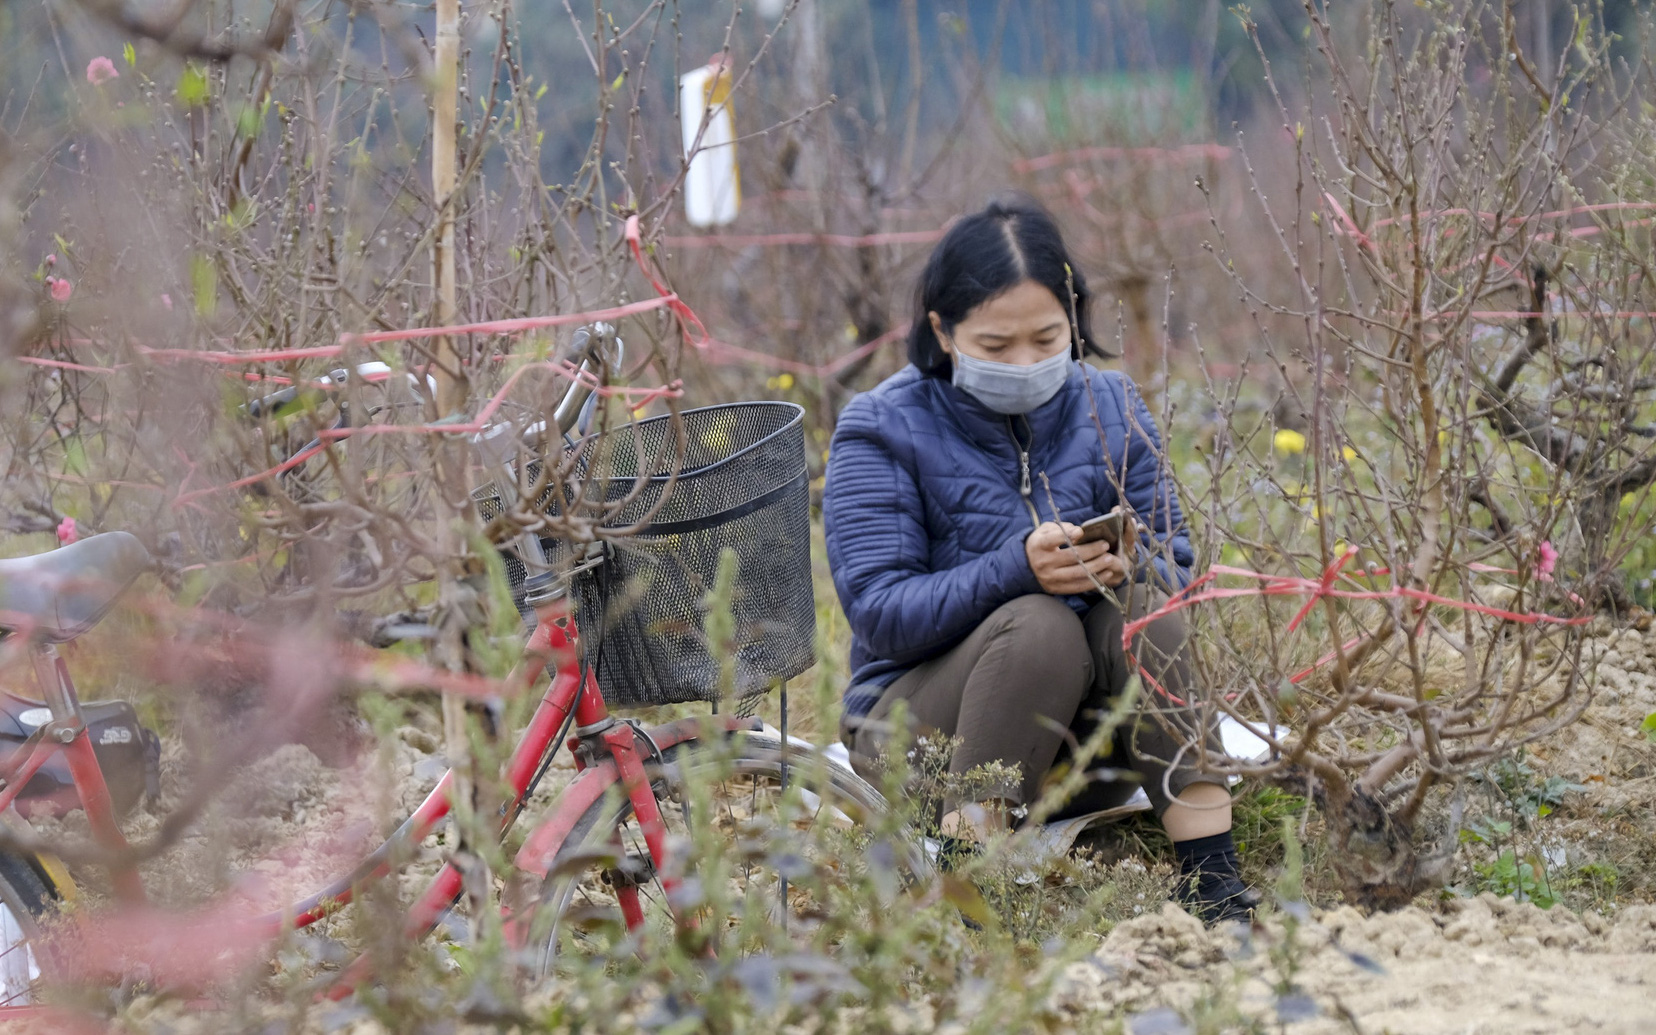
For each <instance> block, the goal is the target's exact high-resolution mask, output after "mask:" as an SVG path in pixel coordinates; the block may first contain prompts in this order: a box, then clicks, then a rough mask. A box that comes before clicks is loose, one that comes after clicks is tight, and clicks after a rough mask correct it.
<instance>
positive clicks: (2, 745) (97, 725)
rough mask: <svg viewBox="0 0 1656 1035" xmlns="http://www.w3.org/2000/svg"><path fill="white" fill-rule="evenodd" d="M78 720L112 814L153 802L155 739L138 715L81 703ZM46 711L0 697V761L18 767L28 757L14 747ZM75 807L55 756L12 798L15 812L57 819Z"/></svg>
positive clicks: (64, 764) (109, 704) (121, 707)
mask: <svg viewBox="0 0 1656 1035" xmlns="http://www.w3.org/2000/svg"><path fill="white" fill-rule="evenodd" d="M81 716H82V717H83V718H84V719H85V720H86V729H87V732H88V733H89V734H90V735H91V737H92V750H93V752H94V753H96V754H97V756H98V765H99V766H101V767H102V768H103V775H104V782H105V783H107V784H108V785H109V797H110V800H111V802H113V803H114V805H115V811H116V812H117V813H119V814H121V815H125V814H126V813H128V812H131V811H132V808H133V806H135V805H137V804H138V802H139V800H140V799H144V800H149V801H153V800H154V799H155V798H156V797H157V796H159V795H160V793H161V738H160V737H158V736H156V735H155V733H154V731H152V730H148V729H145V728H144V727H143V725H142V724H140V723H139V722H138V713H137V712H136V711H134V710H133V707H132V705H130V704H128V703H127V702H126V701H83V702H81ZM51 721H52V713H51V710H50V709H48V708H47V707H46V705H45V704H43V703H41V702H40V701H31V700H29V699H28V698H26V697H18V696H16V695H15V694H6V693H0V761H5V762H7V763H8V764H16V765H21V764H22V763H23V761H24V760H25V759H26V758H27V757H28V756H27V755H26V754H25V755H18V754H16V752H17V750H18V748H20V747H22V745H23V743H24V742H25V741H26V740H28V739H29V737H30V736H31V735H32V734H33V733H34V732H35V730H37V729H39V728H40V727H41V726H44V725H45V724H46V723H48V722H51ZM79 807H80V801H79V799H78V798H76V796H75V782H74V780H73V779H72V778H71V777H70V775H69V759H68V758H67V757H66V756H65V755H64V754H63V753H62V752H56V753H54V754H53V755H52V757H51V758H49V759H47V761H46V764H45V765H43V766H41V767H40V771H39V772H37V773H35V775H34V776H33V777H32V778H31V779H30V780H29V782H28V783H27V784H26V785H25V786H24V787H23V790H22V792H21V793H20V794H18V796H17V810H18V811H19V812H21V813H23V815H25V816H29V815H32V814H34V813H35V812H36V811H39V812H44V813H46V814H48V815H53V816H61V815H63V814H64V813H66V812H70V811H72V810H74V809H76V808H79Z"/></svg>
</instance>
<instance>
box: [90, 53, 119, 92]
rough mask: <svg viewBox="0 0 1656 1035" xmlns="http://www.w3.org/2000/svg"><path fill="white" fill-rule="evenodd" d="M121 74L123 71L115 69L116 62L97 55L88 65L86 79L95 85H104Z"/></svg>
mask: <svg viewBox="0 0 1656 1035" xmlns="http://www.w3.org/2000/svg"><path fill="white" fill-rule="evenodd" d="M120 76H121V73H119V72H117V71H115V62H113V61H111V60H109V59H108V58H106V57H95V58H93V59H92V60H91V62H89V63H88V64H87V66H86V81H87V82H89V83H91V84H92V85H93V86H102V85H103V84H105V83H107V82H109V81H110V80H111V79H119V78H120Z"/></svg>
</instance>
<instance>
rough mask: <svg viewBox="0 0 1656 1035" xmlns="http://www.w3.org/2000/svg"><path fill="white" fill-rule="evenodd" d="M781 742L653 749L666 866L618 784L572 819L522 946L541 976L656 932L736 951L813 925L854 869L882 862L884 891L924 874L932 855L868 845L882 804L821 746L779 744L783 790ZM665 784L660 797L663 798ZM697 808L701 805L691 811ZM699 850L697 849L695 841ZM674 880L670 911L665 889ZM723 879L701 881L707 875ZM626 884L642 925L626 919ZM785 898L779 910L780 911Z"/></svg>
mask: <svg viewBox="0 0 1656 1035" xmlns="http://www.w3.org/2000/svg"><path fill="white" fill-rule="evenodd" d="M783 766H784V757H783V752H782V744H781V741H780V739H779V738H777V737H776V736H774V735H767V734H762V733H743V734H738V735H737V736H736V738H735V739H734V740H733V741H732V742H731V743H729V744H728V745H723V744H711V745H710V744H698V743H696V742H690V743H688V744H684V745H680V746H678V747H675V748H670V749H668V750H666V751H664V752H663V753H662V758H661V760H660V761H659V762H658V763H657V764H655V765H654V766H652V767H651V770H652V771H651V776H652V780H653V781H654V782H655V784H656V787H657V797H658V799H659V800H660V801H661V805H662V818H663V820H664V821H665V824H666V826H667V832H668V841H669V845H670V852H671V854H672V855H673V856H674V857H676V858H675V861H673V862H670V863H669V868H670V869H671V870H673V871H674V872H669V873H659V872H657V871H656V867H655V866H654V864H653V862H652V860H651V857H650V853H649V850H648V849H647V847H646V846H645V842H644V836H643V832H642V830H641V829H640V828H639V824H638V822H637V819H636V818H635V817H634V815H633V809H632V804H631V802H630V801H628V800H627V798H626V795H625V794H624V793H623V792H622V791H621V789H620V787H619V786H617V787H615V788H613V789H612V790H611V791H610V793H609V794H607V795H606V796H605V797H604V798H601V799H600V800H598V801H597V802H595V803H594V804H593V805H592V806H591V807H590V808H589V809H588V810H587V811H586V813H585V814H583V815H582V816H581V818H580V819H579V820H578V821H577V822H576V824H575V826H574V828H573V830H571V832H570V836H569V839H568V840H567V841H566V842H565V843H564V846H563V848H562V849H560V851H559V852H558V854H557V856H556V857H555V858H554V860H553V863H552V866H551V867H550V869H549V870H548V877H547V879H546V882H545V885H544V887H543V889H542V896H541V900H540V904H539V909H540V912H539V914H538V916H537V922H536V924H535V926H534V928H533V931H534V937H533V941H532V943H531V944H532V948H533V949H534V950H535V951H536V952H538V954H539V959H540V973H541V974H542V976H544V975H546V974H547V973H548V972H549V971H550V970H551V969H552V967H553V965H554V964H555V962H556V961H557V959H558V958H559V957H560V956H564V955H581V956H592V957H597V958H603V959H613V958H616V957H617V956H618V955H619V954H624V953H628V952H632V953H645V954H647V953H648V952H649V951H651V948H652V945H653V946H654V947H656V948H659V947H660V945H661V944H662V942H661V941H660V940H661V939H670V938H690V939H693V940H694V943H695V944H694V945H692V946H687V949H688V951H690V952H692V953H693V954H696V955H703V954H712V955H720V954H723V953H728V952H735V953H737V954H746V953H748V952H752V951H757V950H759V949H761V948H763V947H764V946H763V942H764V940H765V939H766V938H771V939H774V938H775V937H776V936H777V934H778V932H779V931H781V932H785V937H786V938H787V940H788V941H789V942H791V943H794V944H797V943H799V942H804V941H811V940H812V939H815V938H817V937H818V935H819V934H826V936H828V937H832V933H833V932H831V931H828V932H824V930H823V925H822V923H821V921H822V919H823V918H824V916H825V913H824V910H823V906H824V905H825V904H826V900H827V898H828V897H830V896H832V894H833V893H834V890H835V887H843V886H844V885H845V883H846V882H848V881H850V880H853V879H855V876H856V874H855V873H854V872H853V871H854V870H855V869H856V868H857V867H863V866H868V865H880V866H882V867H883V868H884V869H885V870H886V874H885V880H886V881H887V882H888V883H889V884H891V885H893V886H895V885H896V884H897V883H899V882H901V881H907V880H913V879H916V878H919V877H922V876H923V875H924V873H925V872H927V871H929V870H930V863H929V862H928V861H927V859H926V857H925V855H924V853H923V852H921V851H920V850H919V848H918V847H917V845H913V844H909V845H896V846H892V847H890V848H889V849H882V850H877V851H869V850H868V849H869V848H870V842H871V840H872V838H871V835H870V833H869V831H870V830H871V829H873V827H874V824H873V823H872V822H870V821H871V820H872V819H874V818H875V817H877V816H878V815H880V814H882V813H884V812H885V811H886V809H887V807H888V806H887V804H886V801H885V799H884V798H883V797H882V796H881V794H880V792H879V791H877V790H875V789H874V788H873V787H872V786H870V785H869V784H868V783H867V782H866V781H864V780H863V779H862V778H861V777H859V776H857V775H856V774H855V773H853V772H851V770H850V769H849V768H847V767H845V766H843V765H841V764H839V763H836V762H833V761H832V760H830V759H828V758H826V757H825V756H824V755H822V753H821V752H819V751H817V750H815V749H813V748H810V747H808V746H804V745H801V744H798V743H790V745H789V747H788V753H787V758H786V767H787V779H788V789H787V790H786V792H784V790H783V786H782V773H783ZM663 792H665V793H663ZM698 805H700V806H701V807H702V808H704V809H705V810H707V811H706V812H704V813H703V814H702V815H699V816H698V815H697V814H696V813H695V811H694V810H695V808H696V807H697V806H698ZM709 832H711V835H712V836H715V837H717V838H718V839H719V840H720V842H721V844H720V849H721V850H720V851H719V852H718V853H717V854H719V855H720V856H721V859H719V860H710V859H709V856H710V855H712V854H714V853H712V852H709V851H706V850H704V851H703V852H702V853H700V857H701V859H702V861H703V863H704V864H707V863H710V862H717V863H720V864H722V866H711V867H708V866H705V865H704V867H703V868H699V869H696V870H694V871H691V870H690V866H689V865H688V864H687V860H690V859H693V858H695V856H694V854H693V853H692V852H690V851H687V850H686V849H687V848H689V847H690V846H691V845H692V844H693V842H694V839H695V837H696V836H697V835H698V834H700V835H701V836H703V837H706V836H709ZM704 848H705V843H704ZM673 878H676V879H677V880H678V881H679V882H680V886H679V893H678V895H677V896H676V901H675V902H674V903H673V904H672V905H676V906H677V907H679V912H680V913H682V914H683V915H684V916H686V917H687V918H688V919H689V920H690V922H691V923H690V925H683V924H679V923H678V922H677V921H676V919H675V910H674V909H673V908H671V907H670V905H669V902H668V893H667V891H666V888H665V886H664V885H665V883H666V881H667V880H669V879H673ZM710 878H711V879H715V880H718V881H719V882H720V883H721V885H722V886H720V887H716V888H715V887H710V886H709V880H710ZM629 888H630V889H632V890H633V892H634V895H635V897H636V901H637V908H638V910H639V912H640V913H641V914H642V916H641V918H642V923H641V924H634V925H632V926H631V927H629V925H628V924H627V923H626V917H625V915H624V908H625V906H626V903H624V901H623V900H624V899H625V898H626V897H627V896H628V889H629ZM784 893H785V895H786V902H787V908H786V909H785V910H784V909H783V907H782V902H783V897H784Z"/></svg>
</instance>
